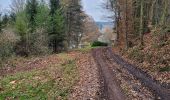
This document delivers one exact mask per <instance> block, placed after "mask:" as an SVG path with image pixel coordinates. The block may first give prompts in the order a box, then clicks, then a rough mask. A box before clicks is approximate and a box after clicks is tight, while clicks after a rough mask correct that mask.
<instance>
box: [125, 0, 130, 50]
mask: <svg viewBox="0 0 170 100" xmlns="http://www.w3.org/2000/svg"><path fill="white" fill-rule="evenodd" d="M127 3H128V2H127V0H126V16H125V25H126V28H125V45H126V46H125V49H126V50H127V49H128V48H129V45H128V17H127V16H128V15H127V13H128V12H127Z"/></svg>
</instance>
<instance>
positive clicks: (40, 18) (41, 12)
mask: <svg viewBox="0 0 170 100" xmlns="http://www.w3.org/2000/svg"><path fill="white" fill-rule="evenodd" d="M49 12H50V11H49V8H48V6H47V5H46V4H45V2H40V4H39V6H38V7H37V14H36V17H35V22H36V28H43V29H44V28H45V29H47V26H48V21H49V16H47V14H49Z"/></svg>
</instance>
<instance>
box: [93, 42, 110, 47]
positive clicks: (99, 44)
mask: <svg viewBox="0 0 170 100" xmlns="http://www.w3.org/2000/svg"><path fill="white" fill-rule="evenodd" d="M91 46H92V47H97V46H108V44H107V43H104V42H100V41H94V42H93V43H92V44H91Z"/></svg>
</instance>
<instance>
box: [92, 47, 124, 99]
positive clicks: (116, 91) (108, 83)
mask: <svg viewBox="0 0 170 100" xmlns="http://www.w3.org/2000/svg"><path fill="white" fill-rule="evenodd" d="M92 54H93V56H94V59H95V60H96V63H97V65H98V67H99V70H100V72H99V73H100V77H101V86H102V87H101V100H125V96H124V93H123V92H122V90H121V88H120V86H119V84H118V82H117V81H116V77H115V73H113V71H112V70H110V69H109V66H111V64H110V63H109V62H107V58H106V55H105V53H103V52H102V49H94V50H93V51H92Z"/></svg>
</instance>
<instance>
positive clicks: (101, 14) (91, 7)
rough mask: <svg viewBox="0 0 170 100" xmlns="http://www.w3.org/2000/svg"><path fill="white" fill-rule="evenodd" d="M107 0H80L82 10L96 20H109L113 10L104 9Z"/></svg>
mask: <svg viewBox="0 0 170 100" xmlns="http://www.w3.org/2000/svg"><path fill="white" fill-rule="evenodd" d="M106 4H107V0H82V6H83V10H84V11H85V12H86V13H87V14H88V15H89V16H92V17H93V19H94V20H95V21H97V22H110V21H112V19H111V18H108V17H111V16H113V12H112V11H110V10H108V9H105V8H104V7H105V5H106Z"/></svg>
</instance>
